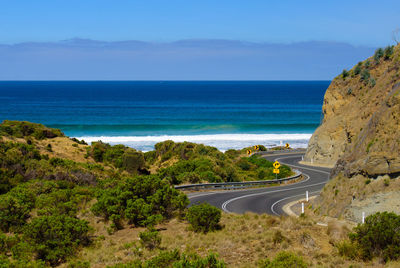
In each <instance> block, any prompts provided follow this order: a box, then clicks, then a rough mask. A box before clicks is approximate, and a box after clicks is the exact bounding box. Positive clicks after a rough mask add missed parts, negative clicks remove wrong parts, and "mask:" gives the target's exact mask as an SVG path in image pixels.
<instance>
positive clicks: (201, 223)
mask: <svg viewBox="0 0 400 268" xmlns="http://www.w3.org/2000/svg"><path fill="white" fill-rule="evenodd" d="M186 219H187V220H188V222H189V223H190V225H191V227H192V229H193V230H194V231H195V232H203V233H207V232H209V231H214V230H216V229H218V228H219V227H220V225H219V221H220V220H221V210H219V209H217V208H216V207H214V206H211V205H209V204H207V203H202V204H200V205H193V206H191V207H190V208H189V209H188V212H187V214H186Z"/></svg>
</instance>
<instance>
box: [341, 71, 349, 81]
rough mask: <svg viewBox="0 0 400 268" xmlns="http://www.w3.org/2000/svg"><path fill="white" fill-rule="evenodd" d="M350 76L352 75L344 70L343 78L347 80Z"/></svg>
mask: <svg viewBox="0 0 400 268" xmlns="http://www.w3.org/2000/svg"><path fill="white" fill-rule="evenodd" d="M349 74H350V73H349V72H348V71H347V70H346V69H343V71H342V78H343V79H346V77H348V76H349Z"/></svg>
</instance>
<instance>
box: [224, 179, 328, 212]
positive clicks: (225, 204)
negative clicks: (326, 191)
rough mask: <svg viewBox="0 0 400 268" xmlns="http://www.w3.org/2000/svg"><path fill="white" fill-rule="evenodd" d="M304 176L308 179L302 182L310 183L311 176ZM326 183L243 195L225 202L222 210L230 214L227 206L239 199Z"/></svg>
mask: <svg viewBox="0 0 400 268" xmlns="http://www.w3.org/2000/svg"><path fill="white" fill-rule="evenodd" d="M303 175H304V176H306V177H307V179H306V180H304V181H301V182H306V181H308V180H309V179H310V176H308V175H307V174H305V173H303ZM301 182H298V183H301ZM324 183H325V182H319V183H315V184H311V185H305V186H299V187H292V188H289V189H280V190H275V191H268V192H262V193H254V194H247V195H242V196H238V197H235V198H232V199H229V200H227V201H225V202H224V203H223V204H222V206H221V208H222V210H223V211H225V212H228V213H230V212H231V211H229V210H228V209H227V208H226V206H227V205H228V204H229V203H231V202H233V201H236V200H239V199H242V198H247V197H251V196H256V195H263V194H270V193H278V192H284V191H291V190H295V189H301V188H306V187H311V186H316V185H320V184H324Z"/></svg>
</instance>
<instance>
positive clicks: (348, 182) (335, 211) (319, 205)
mask: <svg viewBox="0 0 400 268" xmlns="http://www.w3.org/2000/svg"><path fill="white" fill-rule="evenodd" d="M368 180H369V178H367V177H364V176H362V175H357V176H355V177H353V178H347V177H345V176H343V175H338V176H336V177H335V178H334V179H332V180H330V181H329V182H328V183H327V184H326V185H325V187H324V189H323V191H322V193H321V197H319V198H317V199H316V200H315V202H314V208H315V209H317V210H316V212H318V213H319V214H320V215H328V216H332V217H343V216H345V215H346V212H347V211H346V210H347V209H348V208H349V206H350V205H351V204H352V202H353V195H354V197H355V199H356V200H365V199H366V198H368V197H371V196H374V195H375V194H377V193H385V192H391V191H399V190H400V179H399V178H397V179H389V185H386V184H385V179H384V177H380V178H379V179H370V183H368V184H366V182H367V181H368Z"/></svg>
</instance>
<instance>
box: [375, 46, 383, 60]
mask: <svg viewBox="0 0 400 268" xmlns="http://www.w3.org/2000/svg"><path fill="white" fill-rule="evenodd" d="M383 55H384V51H383V49H382V48H378V49H377V50H375V54H374V60H375V62H379V60H380V59H381V58H382V57H383Z"/></svg>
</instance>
